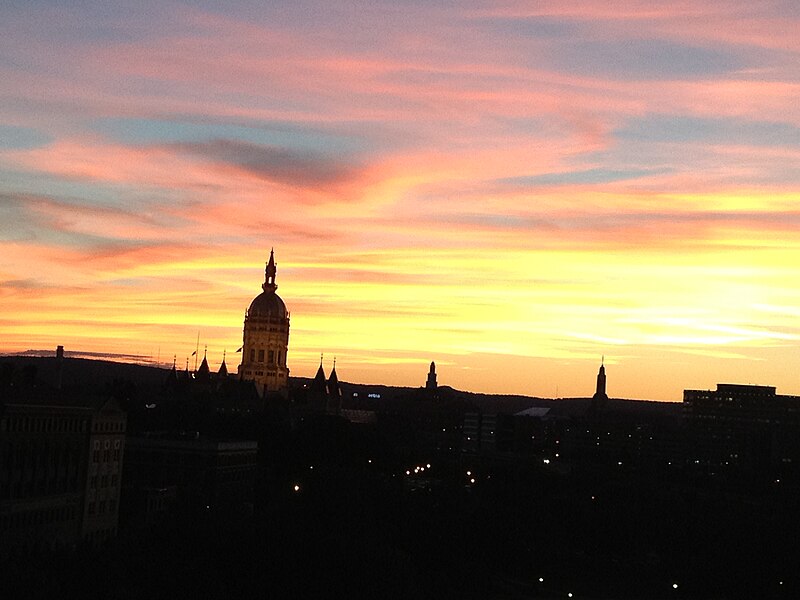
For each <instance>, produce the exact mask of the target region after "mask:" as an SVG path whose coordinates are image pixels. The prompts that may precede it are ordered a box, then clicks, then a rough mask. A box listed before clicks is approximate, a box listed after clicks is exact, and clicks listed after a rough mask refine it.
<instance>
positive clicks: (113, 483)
mask: <svg viewBox="0 0 800 600" xmlns="http://www.w3.org/2000/svg"><path fill="white" fill-rule="evenodd" d="M117 479H118V477H117V476H116V475H112V476H111V487H117Z"/></svg>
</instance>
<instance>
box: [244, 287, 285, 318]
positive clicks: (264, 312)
mask: <svg viewBox="0 0 800 600" xmlns="http://www.w3.org/2000/svg"><path fill="white" fill-rule="evenodd" d="M247 315H248V316H250V317H266V316H270V317H277V318H278V319H284V318H286V305H285V304H284V303H283V300H281V297H280V296H278V294H276V293H275V290H266V291H264V292H262V293H260V294H259V295H258V296H256V297H255V298H254V299H253V301H252V302H251V303H250V308H249V309H247Z"/></svg>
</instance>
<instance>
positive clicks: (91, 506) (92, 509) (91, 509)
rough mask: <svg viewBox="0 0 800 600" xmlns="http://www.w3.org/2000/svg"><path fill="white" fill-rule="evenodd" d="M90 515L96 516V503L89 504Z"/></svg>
mask: <svg viewBox="0 0 800 600" xmlns="http://www.w3.org/2000/svg"><path fill="white" fill-rule="evenodd" d="M89 514H90V515H93V514H94V502H89Z"/></svg>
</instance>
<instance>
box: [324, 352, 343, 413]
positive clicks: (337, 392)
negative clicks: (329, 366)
mask: <svg viewBox="0 0 800 600" xmlns="http://www.w3.org/2000/svg"><path fill="white" fill-rule="evenodd" d="M327 388H328V409H329V410H331V409H332V410H335V411H336V412H337V413H338V412H339V409H341V408H342V390H341V389H340V388H339V376H338V375H336V357H334V359H333V370H332V371H331V375H330V377H328V386H327Z"/></svg>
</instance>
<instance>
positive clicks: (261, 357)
mask: <svg viewBox="0 0 800 600" xmlns="http://www.w3.org/2000/svg"><path fill="white" fill-rule="evenodd" d="M258 362H264V351H263V350H259V351H258Z"/></svg>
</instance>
